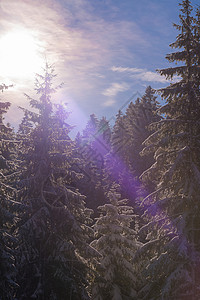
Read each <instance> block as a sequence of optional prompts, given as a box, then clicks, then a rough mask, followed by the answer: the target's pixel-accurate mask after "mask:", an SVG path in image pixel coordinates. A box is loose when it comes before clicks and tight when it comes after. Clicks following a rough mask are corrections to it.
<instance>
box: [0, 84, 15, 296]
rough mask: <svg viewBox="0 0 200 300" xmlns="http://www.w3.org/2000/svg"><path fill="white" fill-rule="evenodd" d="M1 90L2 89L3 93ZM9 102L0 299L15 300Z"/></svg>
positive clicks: (1, 175)
mask: <svg viewBox="0 0 200 300" xmlns="http://www.w3.org/2000/svg"><path fill="white" fill-rule="evenodd" d="M2 91H3V90H2ZM9 106H10V103H9V102H0V299H2V300H4V299H8V300H9V299H10V300H12V299H14V296H15V290H16V286H17V284H16V269H15V257H14V255H15V252H14V248H15V246H16V240H15V238H14V235H13V231H12V226H14V224H15V211H16V208H17V207H16V205H15V204H16V203H15V190H14V188H13V187H12V186H11V179H10V177H11V175H12V173H13V172H14V171H15V166H14V163H13V162H12V160H13V154H14V137H13V132H12V129H11V128H10V127H9V126H6V125H5V124H4V121H3V115H4V114H5V113H6V112H7V110H8V109H9Z"/></svg>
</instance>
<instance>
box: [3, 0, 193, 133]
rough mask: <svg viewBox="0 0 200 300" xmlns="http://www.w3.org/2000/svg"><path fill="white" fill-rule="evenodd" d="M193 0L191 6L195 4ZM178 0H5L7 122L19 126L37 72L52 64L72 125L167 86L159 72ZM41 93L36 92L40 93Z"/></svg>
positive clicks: (56, 97)
mask: <svg viewBox="0 0 200 300" xmlns="http://www.w3.org/2000/svg"><path fill="white" fill-rule="evenodd" d="M197 2H198V1H197V0H194V1H193V3H192V4H193V5H194V6H195V4H198V3H197ZM178 3H179V1H178V0H140V1H138V0H34V1H33V0H20V1H19V0H0V83H1V82H3V83H6V84H14V87H13V88H10V89H9V90H7V91H5V92H4V93H2V95H1V100H4V101H10V102H11V104H12V106H11V109H10V111H9V114H8V115H7V120H8V121H9V122H10V123H11V125H12V126H15V127H16V126H17V124H18V123H19V122H20V120H21V117H22V113H21V111H20V110H19V109H18V106H22V107H28V102H27V98H26V97H25V96H24V93H27V94H28V95H30V96H32V97H35V91H34V80H35V74H36V73H41V72H42V67H43V66H44V64H45V62H46V61H48V62H49V63H50V64H53V65H54V68H55V73H56V74H57V77H56V82H55V83H56V84H57V83H58V84H59V83H61V82H63V83H64V85H63V88H62V89H61V90H59V92H58V93H57V94H56V95H54V101H55V102H57V103H68V109H69V111H71V115H70V120H69V121H70V125H75V126H76V127H75V128H76V129H75V130H81V129H82V128H83V127H84V126H85V124H86V122H87V120H88V118H89V115H90V114H92V113H95V114H96V115H97V117H99V118H101V117H102V116H106V117H107V119H114V117H115V115H116V114H117V112H118V110H119V109H120V108H122V110H124V111H125V110H126V108H127V105H128V102H129V99H131V97H132V95H136V94H137V95H136V96H134V97H133V101H134V100H135V99H136V97H137V96H138V95H142V94H144V91H145V88H146V87H147V86H148V85H151V86H152V88H155V89H158V88H161V87H164V86H166V85H167V84H169V82H167V81H166V80H165V78H164V77H161V76H160V75H159V74H158V73H157V72H156V69H162V68H166V67H169V66H171V65H170V64H169V62H168V61H167V60H166V59H165V56H166V54H167V53H170V52H171V48H170V47H169V44H170V43H172V42H174V41H175V39H176V36H177V34H178V32H177V30H176V29H175V28H174V27H173V25H172V24H173V23H178V22H179V18H178V15H179V6H178ZM36 97H37V96H36Z"/></svg>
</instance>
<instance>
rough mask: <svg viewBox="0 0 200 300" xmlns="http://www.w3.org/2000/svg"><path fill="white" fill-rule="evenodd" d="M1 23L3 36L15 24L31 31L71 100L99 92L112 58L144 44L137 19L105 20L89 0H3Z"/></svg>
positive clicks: (130, 54)
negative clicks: (96, 12) (64, 84)
mask: <svg viewBox="0 0 200 300" xmlns="http://www.w3.org/2000/svg"><path fill="white" fill-rule="evenodd" d="M0 25H1V26H0V28H1V29H0V34H1V35H3V34H4V33H6V32H8V31H9V30H12V29H13V28H17V27H19V28H22V27H24V28H26V30H30V32H31V33H32V34H33V35H34V36H35V38H36V40H38V42H39V44H40V46H41V47H40V50H41V51H40V55H41V56H42V57H43V58H44V59H45V56H46V57H47V59H48V60H49V61H50V62H53V63H55V68H56V72H57V73H58V75H59V78H61V81H64V82H66V86H65V89H66V90H67V92H68V93H70V95H71V98H75V99H76V100H77V101H78V99H80V101H81V102H82V103H83V101H91V98H93V95H94V94H99V95H101V90H102V85H105V82H109V80H108V78H106V73H105V70H107V69H108V68H110V67H111V66H112V64H113V62H114V61H116V60H117V61H122V60H123V59H129V58H130V59H132V58H133V57H134V54H133V52H131V51H130V49H129V46H130V45H132V44H136V45H140V46H142V47H145V46H146V41H145V39H144V38H143V34H142V32H141V30H140V28H139V27H138V25H137V24H136V23H134V22H133V21H126V20H109V19H104V18H103V17H102V16H99V15H97V14H94V7H93V4H92V3H91V2H90V1H87V0H68V1H54V0H43V1H41V0H35V1H32V0H20V1H18V0H1V2H0ZM95 74H96V75H95ZM97 74H98V75H97ZM30 80H32V82H33V81H34V78H31V79H30ZM103 82H104V83H103ZM16 83H18V79H17V78H16ZM114 88H115V89H116V86H115V87H112V89H111V91H110V92H111V93H113V92H112V91H114ZM108 93H109V91H108ZM83 95H84V97H83ZM86 97H88V100H86ZM83 98H84V99H83Z"/></svg>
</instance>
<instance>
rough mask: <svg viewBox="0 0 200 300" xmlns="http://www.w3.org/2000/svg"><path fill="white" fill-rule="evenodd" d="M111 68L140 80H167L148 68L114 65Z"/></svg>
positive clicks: (164, 81)
mask: <svg viewBox="0 0 200 300" xmlns="http://www.w3.org/2000/svg"><path fill="white" fill-rule="evenodd" d="M111 70H112V71H113V72H118V73H126V74H128V75H129V76H130V77H131V78H134V79H136V80H140V81H148V82H163V83H166V82H167V80H166V79H165V78H164V77H163V76H161V75H160V74H158V73H156V72H152V71H148V70H147V69H140V68H130V67H115V66H113V67H112V68H111Z"/></svg>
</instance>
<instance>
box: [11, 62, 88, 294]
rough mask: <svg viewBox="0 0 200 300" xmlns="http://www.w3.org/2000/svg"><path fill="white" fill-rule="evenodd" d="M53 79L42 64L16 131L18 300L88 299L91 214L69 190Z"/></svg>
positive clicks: (69, 156) (68, 146)
mask: <svg viewBox="0 0 200 300" xmlns="http://www.w3.org/2000/svg"><path fill="white" fill-rule="evenodd" d="M54 77H55V75H54V71H53V69H52V68H51V66H49V65H48V64H47V65H46V68H45V70H44V75H38V76H37V78H36V88H35V89H36V93H37V94H38V95H39V99H38V100H35V99H32V98H30V97H29V96H27V97H28V99H29V102H30V105H31V107H33V108H34V109H35V111H34V112H31V111H28V110H25V113H26V115H25V116H26V117H27V118H28V119H27V120H26V122H25V120H24V121H23V124H22V126H21V128H20V137H21V147H20V148H19V157H20V158H21V161H22V162H21V168H20V178H19V182H18V187H19V192H18V195H19V201H20V202H21V203H22V204H23V206H24V210H23V212H22V214H21V221H20V223H19V239H20V247H19V253H18V269H19V272H18V278H19V284H20V288H19V289H18V293H17V297H18V299H32V298H33V299H34V298H35V299H59V300H61V299H76V300H78V299H88V298H89V296H88V294H87V291H86V287H87V273H88V270H89V269H88V266H87V265H86V262H87V263H88V261H89V259H90V257H92V255H93V253H94V250H93V249H92V248H91V247H90V246H89V244H88V243H87V241H88V238H89V237H90V235H91V233H92V230H91V228H90V227H89V223H90V222H91V219H90V214H91V210H89V209H86V207H85V202H84V200H85V197H84V196H83V195H81V194H80V193H79V192H78V191H77V190H76V189H74V188H73V187H72V185H73V183H74V182H75V180H76V176H77V174H76V173H75V172H74V171H73V170H72V164H73V151H74V143H73V142H72V140H71V139H70V137H69V135H68V133H69V131H70V126H69V125H68V124H67V123H66V121H65V120H66V118H67V116H68V113H67V112H66V110H65V108H64V107H63V106H61V105H57V106H56V108H55V110H54V109H53V108H54V107H53V104H52V99H51V96H52V94H53V93H54V92H56V90H57V88H54V87H53V85H52V84H53V79H54ZM30 124H32V125H33V126H32V127H30V128H29V126H30ZM24 126H25V128H24ZM27 128H29V130H27ZM25 129H26V130H25ZM20 151H21V152H20Z"/></svg>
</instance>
